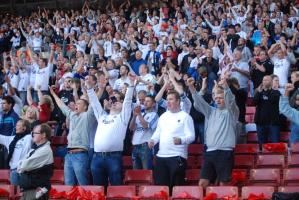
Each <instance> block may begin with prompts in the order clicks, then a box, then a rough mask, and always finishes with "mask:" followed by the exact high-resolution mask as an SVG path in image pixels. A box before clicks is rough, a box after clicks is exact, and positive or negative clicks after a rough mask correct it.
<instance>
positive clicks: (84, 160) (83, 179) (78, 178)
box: [64, 151, 89, 185]
mask: <svg viewBox="0 0 299 200" xmlns="http://www.w3.org/2000/svg"><path fill="white" fill-rule="evenodd" d="M88 170H89V158H88V152H87V151H86V152H80V153H73V154H70V153H68V154H66V156H65V158H64V182H65V185H76V184H77V183H78V185H89V181H88Z"/></svg>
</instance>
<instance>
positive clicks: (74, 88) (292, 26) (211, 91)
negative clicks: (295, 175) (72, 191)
mask: <svg viewBox="0 0 299 200" xmlns="http://www.w3.org/2000/svg"><path fill="white" fill-rule="evenodd" d="M298 57H299V3H297V2H294V1H287V0H281V1H276V0H263V1H254V0H248V1H243V0H241V1H239V0H232V1H224V0H214V1H208V0H204V1H202V0H197V1H189V0H184V1H182V0H172V1H152V2H151V3H142V2H141V3H140V4H138V5H133V4H132V5H131V3H130V1H129V0H128V1H124V2H123V3H122V4H121V5H116V4H115V3H113V1H110V3H108V4H107V5H106V8H101V9H94V8H92V7H90V5H89V3H88V2H87V1H86V2H85V3H84V5H83V7H82V10H52V9H45V8H38V9H37V10H35V11H33V12H31V13H30V15H28V16H17V15H13V14H5V15H4V14H2V15H1V19H0V61H1V63H0V66H1V71H0V82H1V85H0V101H1V104H2V106H1V118H0V143H1V144H2V148H1V159H2V161H3V162H2V163H3V166H1V167H2V168H5V167H7V166H5V165H4V163H8V164H9V168H10V170H11V182H12V184H14V185H20V186H21V187H22V188H23V189H24V191H30V193H29V192H28V193H27V195H29V196H30V195H36V198H39V197H42V196H44V194H47V191H48V190H49V188H50V183H49V178H50V177H51V173H53V156H52V154H51V153H49V152H51V151H52V150H51V149H50V142H49V141H51V139H50V138H51V131H50V130H49V126H48V125H47V123H48V124H53V121H55V122H56V123H55V131H54V133H52V135H53V134H54V135H57V136H66V137H67V141H68V142H67V148H66V155H65V158H64V177H65V184H66V185H77V184H78V185H91V184H95V185H105V186H107V185H108V184H111V185H120V184H122V155H123V154H127V153H130V152H131V155H132V161H133V168H134V169H154V175H155V176H154V177H155V183H156V184H157V185H168V186H170V187H172V186H174V185H182V184H184V177H185V170H186V160H187V157H188V155H187V147H188V145H189V144H191V143H201V144H204V145H205V154H204V164H203V167H202V170H201V179H200V182H199V184H200V185H201V186H203V187H206V186H208V185H209V184H210V183H213V182H215V180H216V179H217V180H216V182H218V183H219V184H220V185H225V184H227V183H229V181H230V179H231V171H232V168H233V159H234V158H233V157H234V154H233V150H234V147H235V145H236V144H239V143H246V129H245V124H246V121H245V110H246V106H247V103H248V101H249V100H248V99H251V100H252V101H253V104H254V105H255V106H256V113H255V117H254V123H255V125H256V131H257V134H258V142H259V144H260V145H262V144H264V143H268V142H273V143H276V142H279V135H280V131H281V130H282V129H283V128H284V125H285V121H286V120H287V118H288V119H289V120H290V121H291V134H290V139H289V140H290V143H291V145H292V144H294V143H296V142H299V120H298V116H299V111H298V110H297V109H298V108H299V90H298V88H299V69H298ZM31 134H32V136H33V139H32V137H31ZM32 144H33V145H32ZM54 153H55V152H54ZM6 154H7V155H6ZM154 157H155V164H154V162H153V159H154ZM89 174H91V175H92V176H91V177H92V178H90V175H89ZM37 177H39V178H38V179H39V180H38V181H32V180H35V179H36V178H37ZM37 188H38V189H37ZM32 191H33V193H32ZM27 198H29V197H27Z"/></svg>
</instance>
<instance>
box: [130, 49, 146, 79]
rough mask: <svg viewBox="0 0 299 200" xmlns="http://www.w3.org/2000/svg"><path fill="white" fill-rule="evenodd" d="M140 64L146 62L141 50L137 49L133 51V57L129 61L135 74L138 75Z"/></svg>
mask: <svg viewBox="0 0 299 200" xmlns="http://www.w3.org/2000/svg"><path fill="white" fill-rule="evenodd" d="M142 64H146V61H145V60H144V59H142V52H141V51H139V50H138V51H136V53H135V59H134V60H133V62H132V63H131V67H132V69H133V71H134V73H135V74H137V75H139V68H140V66H141V65H142Z"/></svg>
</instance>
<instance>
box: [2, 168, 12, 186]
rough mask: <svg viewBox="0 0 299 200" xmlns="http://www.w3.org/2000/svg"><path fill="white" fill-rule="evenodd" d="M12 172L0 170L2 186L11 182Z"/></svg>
mask: <svg viewBox="0 0 299 200" xmlns="http://www.w3.org/2000/svg"><path fill="white" fill-rule="evenodd" d="M9 179H10V170H8V169H1V170H0V183H1V184H9V183H10V181H9Z"/></svg>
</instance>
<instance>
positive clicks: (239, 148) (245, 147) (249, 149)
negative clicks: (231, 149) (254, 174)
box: [235, 144, 259, 154]
mask: <svg viewBox="0 0 299 200" xmlns="http://www.w3.org/2000/svg"><path fill="white" fill-rule="evenodd" d="M258 152H259V145H258V144H237V145H236V147H235V154H257V153H258Z"/></svg>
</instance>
